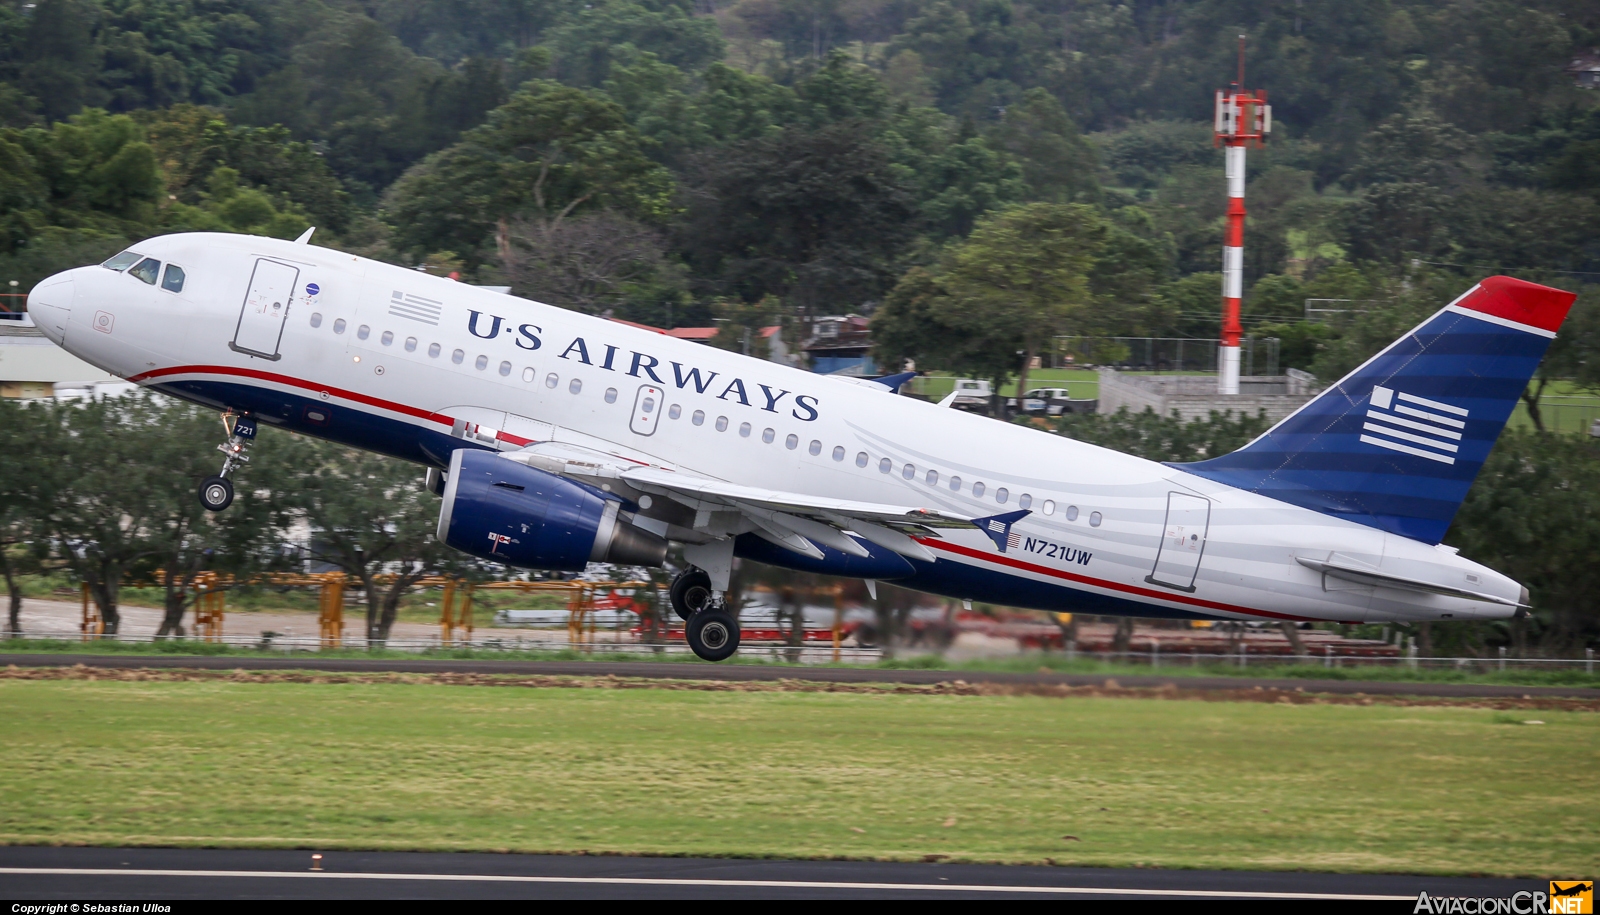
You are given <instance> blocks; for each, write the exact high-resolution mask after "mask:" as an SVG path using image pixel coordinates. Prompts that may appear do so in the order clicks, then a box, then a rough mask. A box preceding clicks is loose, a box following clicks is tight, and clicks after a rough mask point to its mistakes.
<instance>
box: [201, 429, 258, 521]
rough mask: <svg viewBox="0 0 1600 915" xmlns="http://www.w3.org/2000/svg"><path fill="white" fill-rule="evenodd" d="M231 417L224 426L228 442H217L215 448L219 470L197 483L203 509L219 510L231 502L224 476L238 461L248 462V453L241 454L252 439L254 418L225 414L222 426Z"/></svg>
mask: <svg viewBox="0 0 1600 915" xmlns="http://www.w3.org/2000/svg"><path fill="white" fill-rule="evenodd" d="M230 418H232V419H233V425H232V426H231V427H229V428H228V441H227V442H226V443H224V444H221V445H218V446H217V450H218V451H220V452H222V454H223V458H222V472H221V473H219V474H217V475H216V476H214V477H206V478H205V480H204V481H203V482H201V484H200V504H201V505H203V506H205V507H206V510H207V511H214V512H219V511H222V510H223V509H225V508H227V507H228V506H230V505H232V504H233V483H232V481H230V480H229V479H228V475H229V474H231V473H233V471H234V468H236V467H238V466H239V465H241V464H248V463H250V456H249V455H248V454H245V451H246V450H248V449H249V447H250V445H251V444H252V443H254V442H255V438H256V421H255V420H253V419H251V418H250V417H248V416H233V414H231V413H230V414H227V415H225V416H223V418H222V424H223V426H224V427H227V426H228V420H229V419H230Z"/></svg>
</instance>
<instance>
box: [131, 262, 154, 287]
mask: <svg viewBox="0 0 1600 915" xmlns="http://www.w3.org/2000/svg"><path fill="white" fill-rule="evenodd" d="M160 272H161V262H160V261H158V260H156V259H155V258H153V257H147V258H145V259H144V260H142V261H140V262H139V265H138V266H137V267H134V268H133V269H132V270H129V271H128V275H129V276H136V277H138V278H139V280H140V281H141V282H144V283H149V284H150V285H151V286H154V285H155V284H156V275H157V274H159V273H160Z"/></svg>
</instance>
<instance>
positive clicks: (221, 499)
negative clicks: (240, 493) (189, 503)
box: [200, 477, 233, 512]
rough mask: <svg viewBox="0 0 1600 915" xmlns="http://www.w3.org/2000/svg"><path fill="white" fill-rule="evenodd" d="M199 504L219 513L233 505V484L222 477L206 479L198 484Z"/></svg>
mask: <svg viewBox="0 0 1600 915" xmlns="http://www.w3.org/2000/svg"><path fill="white" fill-rule="evenodd" d="M200 504H201V505H204V506H205V507H206V510H207V511H214V512H219V511H222V510H223V509H224V508H227V507H228V506H230V505H232V504H233V484H232V483H230V482H228V481H227V480H225V479H223V478H222V477H206V480H205V482H204V483H201V484H200Z"/></svg>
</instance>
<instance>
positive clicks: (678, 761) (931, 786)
mask: <svg viewBox="0 0 1600 915" xmlns="http://www.w3.org/2000/svg"><path fill="white" fill-rule="evenodd" d="M1535 716H1537V718H1538V719H1542V720H1543V721H1544V722H1545V723H1544V724H1542V725H1533V724H1524V723H1522V722H1523V721H1524V720H1527V719H1533V718H1534V717H1535ZM0 728H3V733H4V734H5V735H6V750H7V752H6V761H7V763H8V771H7V773H6V777H5V778H4V779H0V841H4V842H9V843H62V842H74V843H75V842H85V843H95V844H127V843H133V844H161V845H217V846H251V847H286V846H294V847H309V848H340V847H344V848H395V849H479V850H486V849H487V850H493V849H506V850H519V851H564V852H582V851H587V852H627V853H649V854H696V855H737V856H805V857H812V856H823V857H826V856H848V857H863V858H892V859H921V858H924V857H926V856H929V855H946V856H950V857H951V858H952V859H954V860H987V861H1009V862H1030V861H1031V862H1044V861H1054V862H1055V863H1058V864H1066V863H1080V864H1104V865H1128V866H1132V865H1137V864H1143V865H1147V866H1165V867H1221V868H1309V869H1325V870H1350V871H1398V872H1424V873H1485V874H1508V875H1509V874H1516V875H1529V876H1537V875H1544V874H1552V873H1572V874H1577V873H1589V872H1590V871H1591V870H1592V869H1593V865H1594V862H1595V860H1596V859H1597V857H1600V836H1597V832H1596V829H1595V827H1594V824H1593V818H1592V814H1591V811H1590V808H1591V806H1592V804H1591V800H1590V799H1592V798H1593V797H1595V796H1596V794H1597V792H1600V766H1597V763H1600V715H1595V714H1593V713H1582V712H1554V711H1540V712H1536V713H1534V712H1528V711H1513V712H1503V711H1501V712H1497V711H1492V710H1483V709H1467V708H1453V707H1442V706H1417V707H1408V706H1398V705H1373V706H1351V705H1314V704H1308V705H1272V704H1265V703H1228V702H1199V701H1160V700H1137V699H1108V698H1045V697H1030V696H1016V697H1008V696H958V695H929V694H904V693H895V692H884V693H877V694H852V693H828V692H809V693H806V692H738V691H733V692H692V691H672V690H663V689H640V690H617V689H529V688H509V687H506V688H498V687H473V686H448V685H421V684H327V683H324V684H316V683H301V684H296V683H246V682H234V681H229V680H225V679H220V678H219V679H216V680H210V681H202V682H193V681H191V682H107V681H87V680H55V681H38V680H16V679H8V680H0ZM1068 836H1071V837H1072V838H1066V837H1068Z"/></svg>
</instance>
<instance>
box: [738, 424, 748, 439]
mask: <svg viewBox="0 0 1600 915" xmlns="http://www.w3.org/2000/svg"><path fill="white" fill-rule="evenodd" d="M739 435H740V436H742V437H744V438H749V437H750V424H749V423H740V424H739Z"/></svg>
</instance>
